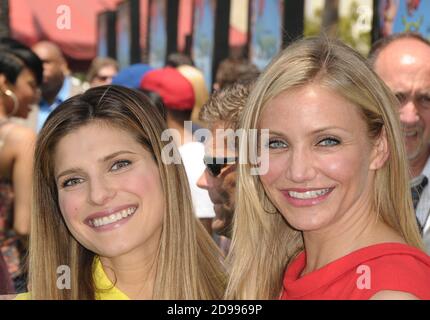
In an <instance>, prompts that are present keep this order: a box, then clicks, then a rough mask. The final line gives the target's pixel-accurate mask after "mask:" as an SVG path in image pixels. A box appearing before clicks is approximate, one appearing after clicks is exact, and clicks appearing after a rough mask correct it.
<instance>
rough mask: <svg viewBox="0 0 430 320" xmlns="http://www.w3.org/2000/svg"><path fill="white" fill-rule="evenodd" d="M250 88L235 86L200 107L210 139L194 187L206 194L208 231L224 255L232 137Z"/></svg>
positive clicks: (232, 179)
mask: <svg viewBox="0 0 430 320" xmlns="http://www.w3.org/2000/svg"><path fill="white" fill-rule="evenodd" d="M250 88H251V84H240V83H237V84H234V85H232V86H229V87H226V88H224V89H222V90H220V91H216V92H215V93H214V94H213V95H212V96H211V97H210V98H209V100H208V102H207V103H206V104H205V105H203V107H202V110H201V111H200V116H199V118H200V120H201V121H202V122H203V123H205V124H207V126H208V128H209V130H210V131H211V134H212V137H210V138H209V139H208V140H206V141H205V157H204V159H203V161H204V163H205V165H206V170H205V171H204V172H203V174H202V176H201V177H200V179H199V180H198V182H197V186H199V187H200V188H202V189H206V190H208V192H209V197H210V198H211V200H212V202H213V204H214V210H215V218H214V220H213V222H212V229H213V231H215V232H216V233H217V234H218V235H220V236H221V238H220V239H219V240H220V241H219V245H220V247H221V249H222V250H223V251H224V252H225V253H226V252H227V251H228V246H229V241H227V239H228V238H230V237H231V231H232V230H231V229H232V228H231V227H232V226H231V222H232V218H233V213H234V208H235V205H234V201H235V193H236V163H237V148H238V146H237V145H236V143H235V142H237V139H235V138H234V133H235V131H236V130H237V129H238V125H239V117H240V114H241V112H242V110H243V109H244V107H245V103H246V100H247V98H248V95H249V92H250ZM229 129H230V130H229ZM226 133H227V134H226ZM232 142H233V143H232Z"/></svg>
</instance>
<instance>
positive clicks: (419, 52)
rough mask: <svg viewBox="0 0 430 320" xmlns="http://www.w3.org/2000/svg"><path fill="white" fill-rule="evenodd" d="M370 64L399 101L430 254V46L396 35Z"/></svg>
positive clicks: (419, 38) (416, 204) (416, 38)
mask: <svg viewBox="0 0 430 320" xmlns="http://www.w3.org/2000/svg"><path fill="white" fill-rule="evenodd" d="M369 61H370V63H371V65H372V66H373V69H374V71H375V72H376V73H377V74H378V75H379V76H380V77H381V79H382V80H384V82H385V84H386V85H387V86H388V87H389V88H390V89H391V91H392V92H393V93H394V95H395V96H396V97H397V99H398V100H399V104H400V105H399V106H396V107H395V108H396V111H398V113H399V116H400V122H401V124H402V129H403V130H402V133H403V138H404V142H405V145H406V154H407V157H408V162H409V169H410V175H411V176H410V178H411V181H410V184H411V191H412V198H413V202H414V203H413V204H414V208H415V210H416V217H417V223H418V226H419V228H420V231H421V234H422V236H423V239H424V244H425V247H426V250H427V253H429V254H430V218H429V212H430V186H428V181H429V179H430V63H429V61H430V42H429V41H428V40H426V39H424V38H423V37H422V36H421V35H419V34H416V33H399V34H395V35H392V36H390V37H387V38H384V39H381V40H380V41H378V42H376V43H375V44H374V45H373V47H372V49H371V51H370V55H369Z"/></svg>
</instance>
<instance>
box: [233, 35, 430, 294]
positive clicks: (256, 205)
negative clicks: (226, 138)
mask: <svg viewBox="0 0 430 320" xmlns="http://www.w3.org/2000/svg"><path fill="white" fill-rule="evenodd" d="M396 103H397V102H396V99H395V97H394V95H393V94H392V93H391V92H390V90H389V89H388V88H387V87H386V86H385V85H384V83H383V81H382V80H381V79H380V78H379V77H377V76H376V74H375V73H374V72H373V71H372V70H371V69H370V67H369V65H368V64H367V61H365V59H364V57H363V56H362V55H360V54H359V53H358V52H356V51H354V50H353V49H351V48H350V47H348V46H347V45H346V44H344V43H342V42H340V41H339V40H331V39H327V38H326V37H318V38H305V39H302V40H299V41H296V42H294V43H292V44H291V45H290V46H288V47H287V48H286V49H285V50H283V51H282V52H281V53H280V54H279V55H278V56H277V58H275V59H274V60H273V61H272V62H271V63H270V64H269V66H268V67H267V68H266V69H265V71H264V72H263V73H262V74H261V76H260V77H259V78H258V80H257V82H256V83H255V86H254V88H253V90H252V92H251V94H250V96H249V98H248V102H247V106H246V107H245V109H244V111H243V113H242V117H241V127H242V128H243V133H242V135H241V138H242V141H241V144H240V145H239V165H238V167H239V168H238V172H239V173H238V179H237V180H238V184H237V185H238V191H237V192H238V193H237V194H238V197H237V199H236V211H235V216H234V227H233V239H232V246H231V248H230V253H229V257H227V259H228V268H229V270H230V278H229V283H228V286H227V290H226V298H227V299H279V298H280V299H287V300H307V299H327V300H336V299H340V300H348V299H352V300H362V299H363V300H366V299H376V300H377V299H430V257H429V256H428V255H427V254H426V253H425V252H423V251H422V249H423V243H422V239H421V237H420V234H419V231H418V228H417V225H416V221H415V214H414V212H413V207H412V198H411V194H410V190H409V183H408V168H407V160H406V154H405V150H404V146H403V139H402V131H401V128H400V124H399V120H398V116H397V115H396V111H395V105H396ZM251 129H254V130H258V133H259V137H258V139H256V140H254V139H251V140H250V141H248V143H243V141H246V140H245V138H246V137H247V135H248V133H249V132H250V130H251ZM263 130H265V131H263ZM254 132H255V131H254ZM248 155H251V156H248ZM255 155H258V156H259V158H258V160H259V161H258V162H256V161H255ZM393 275H395V276H393Z"/></svg>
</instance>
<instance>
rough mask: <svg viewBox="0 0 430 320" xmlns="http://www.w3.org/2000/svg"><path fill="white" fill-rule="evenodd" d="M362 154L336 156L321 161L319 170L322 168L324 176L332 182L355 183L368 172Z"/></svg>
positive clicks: (366, 163)
mask: <svg viewBox="0 0 430 320" xmlns="http://www.w3.org/2000/svg"><path fill="white" fill-rule="evenodd" d="M363 154H364V153H354V154H336V155H333V156H330V157H328V158H325V159H323V160H321V161H320V165H321V166H320V168H324V169H323V171H324V174H325V175H326V176H328V177H329V178H331V179H332V180H335V181H338V182H347V181H351V180H353V181H352V183H357V182H358V180H360V176H365V175H367V172H368V170H369V165H368V159H367V158H366V157H365V156H364V155H363ZM357 179H358V180H357Z"/></svg>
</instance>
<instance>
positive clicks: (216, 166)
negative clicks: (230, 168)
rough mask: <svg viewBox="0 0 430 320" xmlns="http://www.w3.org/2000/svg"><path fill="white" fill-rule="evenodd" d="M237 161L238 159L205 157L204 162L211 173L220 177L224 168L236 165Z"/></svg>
mask: <svg viewBox="0 0 430 320" xmlns="http://www.w3.org/2000/svg"><path fill="white" fill-rule="evenodd" d="M236 161H237V157H210V156H205V157H204V158H203V162H204V164H205V166H206V168H207V169H208V170H209V172H210V173H211V174H212V175H213V176H214V177H216V176H218V175H219V174H220V173H221V170H222V168H224V167H225V166H226V165H228V164H234V163H236Z"/></svg>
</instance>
